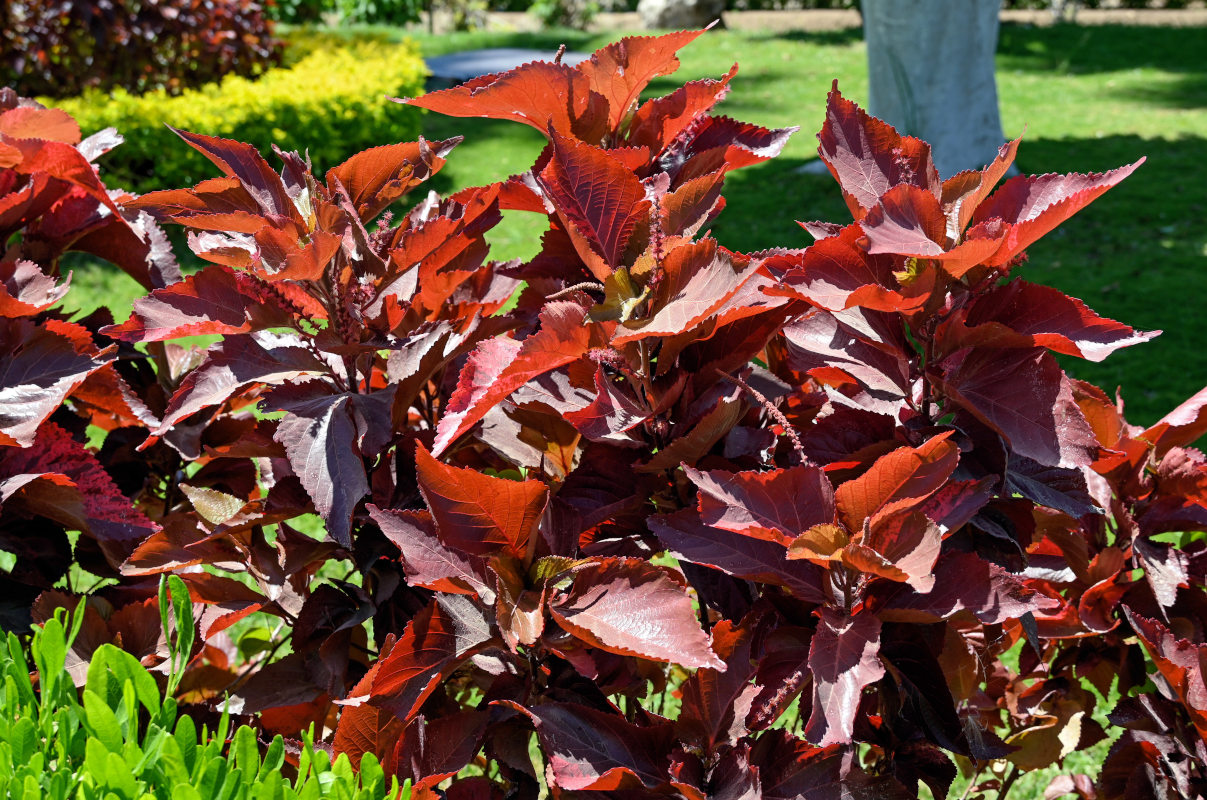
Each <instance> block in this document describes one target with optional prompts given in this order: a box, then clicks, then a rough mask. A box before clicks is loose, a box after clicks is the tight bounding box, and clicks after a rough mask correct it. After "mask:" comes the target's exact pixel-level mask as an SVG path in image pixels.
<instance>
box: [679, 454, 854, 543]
mask: <svg viewBox="0 0 1207 800" xmlns="http://www.w3.org/2000/svg"><path fill="white" fill-rule="evenodd" d="M684 471H685V472H686V473H687V477H688V478H690V479H691V481H692V482H693V483H694V484H696V486H697V487H698V488H699V490H700V493H699V497H698V500H697V503H698V506H699V509H700V519H701V520H702V521H703V522H704V524H706V525H712V526H714V527H717V528H721V529H722V530H727V531H733V532H735V533H743V534H746V535H747V536H753V537H754V538H756V539H767V540H769V541H776V542H779V543H780V544H783V545H787V544H788V543H789V542H790V541H792V539H794V538H796V537H797V536H799V535H800V534H802V533H804V532H805V531H807V530H809V529H810V528H812V527H813V526H814V525H822V524H825V523H829V522H833V521H834V488H833V487H832V486H831V485H830V480H829V478H827V477H826V474H825V472H823V471H822V470H821V468H819V467H816V466H812V465H804V464H802V465H800V466H796V467H790V468H788V469H779V470H775V471H774V472H723V471H721V470H709V471H707V472H701V471H699V470H696V469H693V468H691V467H684Z"/></svg>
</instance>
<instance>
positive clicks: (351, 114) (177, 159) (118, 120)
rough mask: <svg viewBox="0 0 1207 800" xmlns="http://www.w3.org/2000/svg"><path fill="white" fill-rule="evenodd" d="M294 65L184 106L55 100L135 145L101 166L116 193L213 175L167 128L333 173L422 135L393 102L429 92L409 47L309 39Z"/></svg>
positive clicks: (187, 96)
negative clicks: (360, 154) (288, 155)
mask: <svg viewBox="0 0 1207 800" xmlns="http://www.w3.org/2000/svg"><path fill="white" fill-rule="evenodd" d="M295 49H296V51H297V52H296V53H292V55H291V57H292V59H293V63H292V65H291V66H287V67H282V68H278V69H273V70H270V71H268V72H267V73H265V74H264V75H263V76H261V77H260V78H259V79H258V80H255V81H251V80H247V79H245V78H241V77H234V76H232V77H228V78H226V79H225V80H223V81H221V82H220V83H212V84H207V85H206V86H203V87H201V88H198V89H194V90H190V91H186V92H184V93H183V94H180V95H177V96H175V97H170V96H168V95H167V94H166V93H164V92H152V93H149V94H145V95H142V96H137V97H136V96H134V95H131V94H129V93H127V92H124V91H121V90H118V91H115V92H114V93H113V94H112V95H110V96H106V95H104V94H102V93H100V92H88V93H85V94H84V95H82V96H80V97H75V98H69V99H66V100H59V101H47V103H48V104H49V105H55V106H58V107H59V108H62V109H64V110H65V111H67V112H68V113H70V114H71V115H72V116H73V117H75V118H76V119H77V120H78V121H79V123H80V128H81V129H82V130H83V131H84V133H85V135H87V134H90V133H92V132H94V131H97V130H100V129H102V128H107V127H114V128H117V130H118V131H119V132H120V133H121V135H122V136H124V137H125V139H126V142H125V144H123V145H122V146H121V147H118V148H116V149H115V150H114V151H113V152H112V153H110V154H108V155H106V156H105V157H104V158H103V159H102V166H103V169H104V171H105V174H106V176H107V178H106V181H107V183H108V184H109V185H110V186H116V187H121V188H123V189H127V190H131V191H137V192H147V191H151V190H154V189H166V188H178V187H181V186H192V185H193V184H196V183H198V182H199V181H201V180H204V179H205V178H209V177H213V174H214V167H213V165H212V164H210V163H209V162H208V161H207V160H206V159H205V158H204V157H203V156H202V155H201V154H200V153H198V152H196V151H195V150H193V149H192V148H191V147H189V146H188V145H186V144H185V143H184V142H182V141H181V140H180V139H179V138H178V137H177V136H176V135H175V134H173V133H172V131H171V130H170V129H169V128H168V127H167V125H168V124H171V125H172V126H173V127H175V128H180V129H182V130H187V131H192V132H195V133H203V134H206V135H209V136H222V137H225V138H234V139H238V140H240V141H245V142H251V143H252V144H254V145H256V146H257V147H258V148H260V150H261V152H262V153H263V154H264V155H265V157H266V158H269V160H270V161H275V159H274V158H273V156H272V151H271V144H272V143H273V142H275V143H276V144H277V146H278V147H280V148H281V149H282V150H297V151H298V152H302V153H305V152H307V151H309V154H310V157H311V159H312V160H313V161H314V163H315V166H316V167H319V168H322V169H326V168H328V167H332V166H334V165H336V164H338V163H340V162H341V161H343V160H344V159H346V158H347V157H348V156H350V155H352V154H353V153H355V152H357V151H360V150H364V149H366V148H369V147H374V146H377V145H381V144H387V143H390V142H401V141H413V140H414V139H415V138H416V137H417V136H418V135H419V115H418V113H417V112H416V110H415V109H410V108H406V107H404V106H401V105H399V104H397V103H391V102H389V101H388V100H387V99H386V98H388V97H404V96H411V95H415V94H419V93H421V92H422V91H423V82H424V79H425V78H426V76H427V68H426V67H425V66H424V63H423V59H422V57H421V56H420V54H419V51H418V49H417V48H416V47H415V46H414V45H413V44H411V43H410V42H403V43H386V42H373V41H368V42H366V41H359V42H348V43H341V44H340V46H338V47H334V48H333V47H330V46H326V47H315V46H313V45H312V44H308V43H307V42H306V41H305V38H304V36H303V37H302V38H300V39H299V40H298V42H297V43H296V44H295V45H294V46H292V47H291V48H290V50H291V51H294V50H295Z"/></svg>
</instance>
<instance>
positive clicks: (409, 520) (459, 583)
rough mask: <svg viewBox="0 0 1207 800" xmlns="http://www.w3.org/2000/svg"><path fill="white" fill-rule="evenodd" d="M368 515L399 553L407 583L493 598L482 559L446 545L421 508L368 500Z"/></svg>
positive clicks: (429, 517) (432, 522)
mask: <svg viewBox="0 0 1207 800" xmlns="http://www.w3.org/2000/svg"><path fill="white" fill-rule="evenodd" d="M367 508H368V510H369V516H370V517H372V518H373V521H374V522H376V523H377V524H378V526H379V527H380V528H381V532H382V533H383V534H385V536H386V538H387V539H389V540H390V541H391V542H393V543H394V544H395V545H396V546H397V547H398V549H399V551H400V552H401V553H402V556H401V561H402V569H403V572H404V573H405V574H406V576H407V583H409V584H411V585H412V586H422V587H423V588H425V589H432V590H434V591H437V592H448V593H451V594H476V595H477V596H478V597H480V598H482V602H484V603H493V602H494V601H495V592H494V590H493V589H492V588H491V587H490V577H489V573H488V572H487V570H486V565H485V563H484V562H483V561H482V560H481V559H480V558H477V557H475V556H471V555H466V554H465V553H461V552H458V551H456V550H453V549H451V548H449V547H447V546H446V545H445V544H444V543H443V542H441V541H440V538H439V537H438V536H437V535H436V526H435V522H434V521H433V520H432V516H431V514H430V513H427V512H423V511H395V510H391V509H384V508H378V507H377V506H375V505H373V504H372V503H369V504H368V506H367Z"/></svg>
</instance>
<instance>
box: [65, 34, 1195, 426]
mask: <svg viewBox="0 0 1207 800" xmlns="http://www.w3.org/2000/svg"><path fill="white" fill-rule="evenodd" d="M365 34H373V35H379V36H384V37H387V38H398V39H400V38H402V37H403V36H404V35H405V34H403V33H402V32H401V31H398V30H391V29H381V28H373V29H361V30H354V31H341V32H339V33H338V34H337V35H339V36H360V35H365ZM612 37H613V35H612V34H609V35H586V34H582V33H577V32H569V31H567V32H550V33H543V34H517V33H502V34H486V33H471V34H454V35H446V36H437V37H430V36H426V35H422V34H421V35H418V36H417V37H416V38H418V40H419V42H420V44H421V46H422V48H423V50H424V52H425V54H428V55H438V54H441V53H447V52H451V51H454V50H460V49H468V48H476V47H499V46H524V47H547V48H549V49H550V50H552V49H553V48H556V46H557V45H558V44H560V43H563V42H564V43H566V44H567V45H568V46H569V47H570V48H571V49H573V50H581V51H590V50H591V49H594V48H595V47H598V46H601V45H603V44H606V43H607V42H608V41H610V39H611V38H612ZM1204 52H1207V29H1201V28H1198V29H1193V28H1129V27H1084V28H1082V27H1076V26H1059V27H1051V28H1034V27H1023V26H1017V25H1005V26H1003V28H1002V32H1001V42H1000V47H999V54H998V91H999V94H1000V100H1001V108H1002V118H1003V121H1004V125H1005V127H1006V134H1007V135H1008V136H1017V135H1019V134H1022V133H1024V131H1025V139H1024V141H1023V144H1022V147H1021V148H1020V152H1019V158H1018V163H1019V165H1020V167H1021V168H1022V170H1023V171H1025V172H1028V173H1044V172H1058V171H1059V172H1068V171H1101V170H1106V169H1110V168H1113V167H1116V166H1119V165H1121V164H1124V163H1129V162H1131V161H1134V160H1136V159H1137V158H1139V157H1140V156H1142V155H1144V156H1147V157H1148V163H1146V164H1145V165H1144V166H1143V167H1142V168H1141V169H1140V170H1139V171H1138V172H1137V173H1136V174H1135V175H1133V176H1132V177H1131V178H1129V179H1128V180H1127V181H1125V182H1124V183H1123V184H1122V185H1121V186H1120V187H1117V188H1116V189H1113V190H1112V191H1111V192H1109V193H1107V194H1106V196H1104V197H1103V198H1101V199H1100V200H1099V201H1098V202H1096V203H1095V204H1094V205H1093V206H1091V207H1090V208H1089V209H1087V210H1085V211H1083V212H1082V213H1081V214H1079V215H1078V216H1077V217H1075V218H1074V219H1073V220H1071V221H1070V222H1068V223H1066V224H1065V225H1064V226H1063V227H1062V228H1060V229H1059V230H1058V231H1057V232H1055V233H1054V234H1052V235H1050V236H1049V237H1048V238H1047V239H1045V240H1043V241H1041V242H1040V243H1038V244H1036V245H1035V246H1033V247H1032V248H1031V251H1030V256H1031V260H1030V263H1029V264H1027V265H1026V266H1025V267H1024V268H1023V269H1022V271H1021V274H1022V275H1024V276H1025V277H1027V278H1029V279H1032V280H1036V281H1039V282H1042V283H1047V284H1050V285H1053V286H1056V287H1058V288H1060V289H1062V290H1063V291H1065V292H1067V293H1069V294H1072V295H1073V296H1076V297H1079V298H1081V299H1083V300H1085V301H1086V302H1087V303H1088V304H1089V305H1090V306H1091V307H1092V308H1094V309H1095V310H1097V311H1098V312H1099V313H1101V314H1103V315H1104V316H1108V317H1111V318H1114V319H1118V320H1120V321H1123V322H1126V323H1128V324H1131V325H1133V326H1135V327H1137V328H1140V329H1145V330H1151V329H1163V330H1164V331H1165V333H1164V334H1163V335H1162V336H1160V337H1159V338H1158V339H1156V340H1155V341H1153V342H1150V343H1148V344H1146V345H1141V346H1140V347H1136V348H1133V349H1130V350H1125V351H1122V352H1120V353H1117V354H1115V355H1114V356H1112V357H1111V358H1110V359H1108V360H1107V362H1106V363H1104V364H1084V363H1081V362H1076V361H1073V360H1068V361H1067V362H1066V367H1067V368H1069V369H1070V370H1071V371H1072V372H1073V373H1074V374H1075V375H1076V376H1078V377H1082V378H1085V379H1087V380H1090V381H1092V382H1094V383H1096V384H1098V385H1100V386H1102V387H1103V388H1105V389H1106V390H1107V391H1108V392H1113V391H1114V389H1115V387H1116V386H1119V385H1120V384H1123V385H1124V386H1125V396H1126V399H1127V405H1128V410H1129V415H1130V417H1131V418H1132V420H1133V421H1134V422H1138V423H1142V424H1147V423H1151V422H1153V421H1155V420H1156V419H1157V418H1159V417H1160V416H1161V415H1162V414H1164V413H1166V412H1167V411H1168V410H1169V409H1171V408H1173V407H1174V406H1175V405H1177V404H1178V403H1179V402H1181V401H1182V400H1183V399H1185V398H1186V397H1188V396H1189V395H1190V394H1192V393H1194V392H1195V391H1197V390H1198V389H1200V388H1202V387H1203V385H1204V384H1207V347H1205V346H1203V344H1202V343H1201V341H1200V340H1201V339H1202V338H1203V337H1204V335H1205V334H1207V311H1205V309H1204V308H1203V305H1204V303H1205V302H1207V223H1205V222H1204V220H1203V212H1204V208H1205V207H1207V62H1204V60H1203V59H1202V58H1201V54H1202V53H1204ZM920 57H921V55H920ZM681 58H682V61H683V67H682V69H681V70H680V71H679V73H677V74H676V75H675V76H672V77H669V78H662V79H659V80H658V81H655V82H654V84H653V85H652V86H651V87H650V90H649V94H664V93H666V92H669V91H671V90H672V89H673V88H674V87H676V86H678V85H679V84H680V83H682V82H683V81H685V80H688V79H693V78H700V77H706V76H707V77H716V76H719V75H721V74H723V73H724V72H725V71H726V70H727V69H728V68H729V66H730V65H731V64H732V63H734V62H735V61H736V62H739V63H740V64H741V71H740V72H739V74H738V76H737V78H736V79H735V80H734V82H733V84H732V91H731V93H730V96H729V98H728V99H727V100H726V101H725V102H724V103H723V104H722V105H721V107H720V111H721V113H725V114H729V115H731V116H734V117H737V118H739V119H744V120H749V121H752V122H757V123H760V124H762V125H766V126H772V127H781V126H789V125H798V126H800V128H801V130H800V132H799V133H797V134H796V135H795V136H794V137H793V139H792V141H791V142H790V143H789V145H788V147H787V149H786V150H785V152H784V154H783V155H782V156H781V157H780V158H778V159H775V160H773V161H771V162H767V163H765V164H761V165H758V166H756V167H752V168H749V169H745V170H740V171H738V172H736V173H734V174H733V175H732V176H731V177H730V179H729V181H728V184H727V190H726V195H727V197H728V200H729V205H728V207H727V208H726V210H725V212H724V213H723V214H722V216H721V218H720V219H719V220H718V222H717V224H716V226H715V228H714V233H715V235H716V236H717V237H718V239H719V240H720V241H721V242H722V243H723V244H725V245H726V246H728V247H731V248H734V249H738V250H746V251H750V250H758V249H762V248H766V247H774V246H803V245H806V244H808V243H809V241H810V238H809V236H808V235H807V234H806V233H805V232H804V231H803V230H801V229H800V228H799V227H798V226H797V225H796V224H795V222H794V220H813V219H824V220H833V221H846V220H847V219H849V214H848V212H847V210H846V208H845V206H844V205H843V203H842V200H841V198H840V196H839V192H838V188H837V186H836V184H835V183H834V182H833V181H832V180H831V179H830V178H829V177H828V176H816V175H810V174H804V173H802V172H801V170H800V168H801V167H802V166H803V165H804V164H806V163H807V162H808V161H810V160H812V159H814V158H815V157H816V149H815V148H816V140H815V138H814V134H815V133H816V132H817V130H818V128H819V127H820V126H821V122H822V118H823V115H824V110H825V97H826V93H827V91H828V90H829V87H830V82H831V81H832V80H833V79H835V78H837V79H838V81H839V86H840V87H841V88H842V90H843V92H844V94H846V95H847V96H849V97H851V98H853V99H855V100H856V101H857V102H860V103H863V102H865V101H866V97H867V74H866V58H865V52H864V46H863V42H862V40H861V36H860V34H859V31H858V30H848V31H838V32H817V33H808V32H788V33H757V32H748V31H716V32H712V33H709V34H707V35H706V36H705V37H704V38H702V39H700V40H697V41H696V42H695V43H694V44H692V45H690V46H688V47H687V48H686V49H685V50H684V51H683V52H682V53H681ZM936 68H941V66H940V65H936ZM424 134H425V136H428V137H429V138H446V137H448V136H453V135H463V136H465V142H464V144H462V145H461V147H459V148H458V149H457V150H456V151H455V152H454V153H453V155H452V157H451V161H450V162H449V165H448V166H447V167H446V168H445V170H444V171H443V172H442V173H441V174H440V175H439V176H437V178H436V180H435V182H434V185H435V188H437V189H439V190H441V191H449V190H452V189H456V188H460V187H463V186H468V185H474V184H482V183H487V182H489V181H493V180H497V179H500V178H503V177H506V176H507V175H509V174H513V173H516V172H520V171H522V170H524V169H526V168H527V167H528V166H530V164H531V162H532V160H533V159H534V158H535V156H536V154H537V153H538V152H539V150H540V148H541V145H542V141H543V140H542V138H541V137H540V136H539V135H538V134H537V133H536V132H535V131H533V130H531V129H529V128H527V127H525V126H522V125H518V124H509V123H504V122H494V121H489V120H461V119H448V118H443V117H439V116H436V115H431V114H430V115H428V116H427V117H426V119H425V122H424ZM181 146H183V145H181ZM541 230H542V228H541V220H538V219H532V218H527V217H525V215H519V218H516V216H515V215H512V216H511V217H509V219H508V220H507V221H506V222H505V223H504V225H503V226H501V228H500V229H499V230H498V231H497V232H496V233H495V235H494V243H495V246H496V252H497V255H498V257H500V258H510V257H514V256H524V255H530V254H532V253H534V252H535V250H536V248H537V246H538V238H539V234H540V231H541ZM75 280H76V283H77V285H78V287H79V288H81V289H83V290H84V291H83V292H82V293H81V294H82V295H83V297H79V298H77V301H76V302H77V303H79V304H80V305H84V306H92V305H96V304H99V303H108V304H110V305H112V306H113V307H114V309H115V313H116V314H117V315H118V316H121V315H122V314H124V313H126V311H127V310H128V309H129V298H130V297H131V296H132V295H133V294H134V293H135V292H136V289H137V287H135V286H134V284H133V282H131V281H128V280H126V279H125V278H124V277H123V276H117V277H114V276H112V275H108V274H105V273H100V272H96V271H94V270H79V271H77V274H76V276H75ZM123 290H124V291H123Z"/></svg>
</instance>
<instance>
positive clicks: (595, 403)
mask: <svg viewBox="0 0 1207 800" xmlns="http://www.w3.org/2000/svg"><path fill="white" fill-rule="evenodd" d="M595 391H596V395H595V399H594V400H592V401H591V403H590V404H589V405H587V406H585V407H584V408H582V409H579V410H576V411H566V412H563V413H562V417H563V418H564V419H565V420H566V422H569V423H570V424H571V425H573V426H574V427H575V429H576V430H577V431H578V432H579V433H581V434H582V435H583V436H584V437H586V438H587V439H590V440H591V441H593V442H615V443H617V444H621V445H624V444H626V443H630V444H631V443H632V440H631V439H630V438H629V437H627V436H625V435H624V434H625V433H626V432H627V431H630V430H632V429H633V428H635V427H637V426H638V425H640V424H641V423H642V422H644V421H645V420H647V419H649V417H650V415H651V412H650V410H649V409H647V408H644V407H643V406H641V405H640V404H638V403H637V402H636V401H635V400H633V399H632V398H630V397H629V396H628V395H627V394H626V393H624V392H623V391H621V390H620V389H619V388H617V387H616V386H614V385H613V384H612V383H611V381H610V379H609V377H608V376H607V374H606V373H605V372H604V370H603V367H599V368H597V369H596V370H595Z"/></svg>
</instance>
